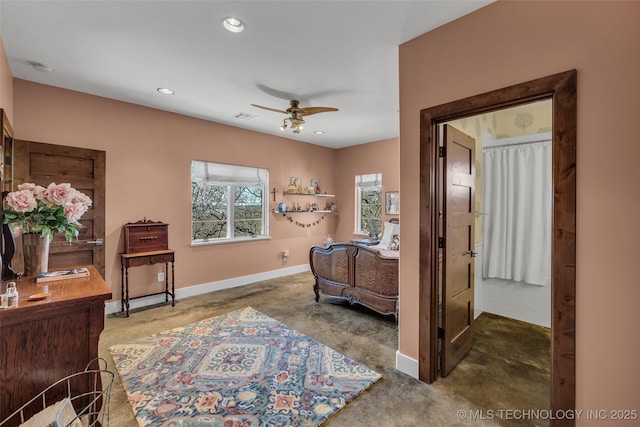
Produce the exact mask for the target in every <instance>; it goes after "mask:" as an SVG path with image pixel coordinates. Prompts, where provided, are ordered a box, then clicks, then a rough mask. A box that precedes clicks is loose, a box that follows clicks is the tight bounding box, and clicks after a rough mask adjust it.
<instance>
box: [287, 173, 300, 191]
mask: <svg viewBox="0 0 640 427" xmlns="http://www.w3.org/2000/svg"><path fill="white" fill-rule="evenodd" d="M289 191H290V192H292V193H300V192H301V191H302V180H301V179H300V177H298V176H292V177H291V178H289Z"/></svg>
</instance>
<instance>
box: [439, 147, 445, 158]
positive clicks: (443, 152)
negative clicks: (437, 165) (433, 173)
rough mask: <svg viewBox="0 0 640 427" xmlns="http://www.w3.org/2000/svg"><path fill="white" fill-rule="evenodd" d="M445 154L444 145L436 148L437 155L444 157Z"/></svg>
mask: <svg viewBox="0 0 640 427" xmlns="http://www.w3.org/2000/svg"><path fill="white" fill-rule="evenodd" d="M446 155H447V148H446V147H439V148H438V156H439V157H445V156H446Z"/></svg>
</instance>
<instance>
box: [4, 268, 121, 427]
mask: <svg viewBox="0 0 640 427" xmlns="http://www.w3.org/2000/svg"><path fill="white" fill-rule="evenodd" d="M86 267H87V268H88V269H89V277H82V278H73V279H66V280H58V281H53V282H46V283H36V280H35V278H34V277H25V278H22V279H20V280H16V281H15V282H16V287H17V289H18V293H19V300H18V307H17V308H10V309H0V420H3V419H5V418H6V417H7V416H9V415H10V414H11V413H13V412H14V411H15V410H16V409H18V408H20V406H22V405H23V404H24V403H26V402H27V401H28V400H29V399H31V398H32V397H34V396H35V395H37V394H38V393H39V392H40V391H42V390H43V389H45V388H46V387H47V386H49V385H50V384H52V383H54V382H55V381H57V380H59V379H61V378H63V377H65V376H67V375H69V374H72V373H75V372H80V371H83V370H84V369H85V367H86V366H87V364H88V363H89V362H90V361H91V360H93V359H95V358H96V357H98V339H99V337H100V333H101V332H102V330H103V329H104V316H105V312H104V305H105V301H106V300H108V299H111V290H110V289H109V287H108V286H107V284H106V283H105V282H104V280H103V279H102V277H101V276H100V274H99V273H98V272H97V270H96V269H95V267H93V266H86ZM6 286H7V281H3V282H2V283H1V284H0V293H4V292H5V290H6ZM47 291H48V293H49V297H48V298H46V299H43V300H40V301H28V298H29V296H30V295H34V294H38V293H43V292H47Z"/></svg>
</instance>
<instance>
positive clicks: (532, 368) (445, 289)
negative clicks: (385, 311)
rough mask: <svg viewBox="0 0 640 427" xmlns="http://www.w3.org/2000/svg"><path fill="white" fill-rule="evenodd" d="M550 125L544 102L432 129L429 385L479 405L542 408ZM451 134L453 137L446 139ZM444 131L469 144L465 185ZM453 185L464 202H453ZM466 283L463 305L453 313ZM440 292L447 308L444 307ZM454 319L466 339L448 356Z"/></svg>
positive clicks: (546, 375) (545, 401) (546, 358)
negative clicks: (433, 267) (435, 253)
mask: <svg viewBox="0 0 640 427" xmlns="http://www.w3.org/2000/svg"><path fill="white" fill-rule="evenodd" d="M551 129H552V101H551V99H546V100H541V101H535V102H533V103H528V104H523V105H519V106H517V107H509V108H506V109H502V110H497V111H491V112H488V113H484V114H481V115H475V116H470V117H465V118H461V119H457V120H451V121H447V122H445V123H444V124H441V125H440V126H439V127H438V137H439V144H440V147H445V145H446V150H444V152H443V153H440V158H439V163H440V164H439V170H440V171H441V173H440V174H439V184H438V186H437V190H438V192H439V193H440V194H441V195H443V196H442V197H440V198H439V203H440V206H439V208H438V211H439V216H440V223H439V227H440V230H441V234H440V236H439V237H440V238H441V239H442V241H441V242H440V243H441V244H439V250H440V253H439V268H440V274H439V277H440V284H439V292H440V295H439V304H440V310H439V319H438V324H439V332H440V334H439V338H440V343H439V351H440V353H439V362H438V369H439V376H440V378H438V380H437V381H436V382H435V383H434V386H436V387H438V388H441V389H444V390H446V391H448V392H450V393H452V394H455V395H458V396H460V397H463V398H465V399H466V400H468V401H470V402H472V403H474V404H476V405H477V407H480V408H487V409H492V410H501V409H509V408H527V409H531V410H547V411H548V410H549V402H550V387H549V386H550V370H551V357H550V356H551V344H550V326H551V217H552V209H551V206H552V200H553V191H552V186H551V179H552V174H551V169H552V156H551V154H552V153H551ZM452 133H453V134H454V135H456V134H458V133H460V135H458V136H457V137H454V138H452V137H451V136H450V134H452ZM445 136H446V138H447V139H448V140H452V141H453V142H455V143H458V144H460V143H464V142H463V141H462V139H463V138H464V140H466V141H468V142H467V144H470V145H471V151H470V155H471V156H473V157H474V163H475V164H474V165H473V166H474V167H473V168H471V167H467V168H465V170H466V171H470V172H473V175H474V176H472V178H473V182H472V185H471V186H470V188H469V189H467V187H465V184H464V183H463V181H462V180H460V179H456V175H455V173H456V170H457V169H460V166H462V165H463V162H457V163H456V162H455V155H456V154H455V150H453V151H452V149H451V148H450V146H449V143H447V144H445V141H444V139H445ZM441 150H442V148H441ZM458 150H459V148H458ZM449 152H451V156H453V158H450V155H449ZM463 160H464V161H466V156H465V159H463ZM444 164H446V165H447V167H446V168H445V167H444ZM445 184H446V187H445ZM461 189H462V190H464V193H465V194H469V195H471V196H472V199H471V200H467V198H466V197H463V198H461V197H460V196H459V195H460V194H462V193H461ZM467 190H471V191H467ZM451 191H453V192H454V193H457V194H458V196H455V195H454V196H453V197H457V199H455V198H452V196H451V195H450V194H449V193H450V192H451ZM461 201H464V202H466V203H463V204H461ZM452 211H453V213H452ZM456 212H457V213H458V217H459V216H460V215H464V216H466V220H464V219H463V220H461V219H460V218H457V217H456ZM452 221H455V223H453V224H452ZM470 221H471V222H473V224H470V223H469V222H470ZM461 225H462V226H463V227H462V228H461ZM445 227H446V228H445ZM443 231H444V233H443ZM445 235H447V236H446V238H445ZM456 255H461V256H460V257H459V258H461V259H459V258H457V257H456ZM461 267H462V268H461ZM467 288H468V289H470V290H471V291H472V292H471V294H472V295H471V297H470V301H469V304H468V305H469V308H470V310H469V311H468V312H466V311H460V310H459V309H458V307H459V306H460V301H461V300H463V299H465V296H464V294H463V292H462V291H464V290H466V289H467ZM452 293H453V295H452ZM443 298H444V299H445V300H446V301H451V304H450V305H447V304H443ZM445 316H446V317H445ZM467 317H468V318H467ZM460 324H462V326H464V327H468V328H469V330H470V334H471V335H472V338H471V340H470V342H469V346H468V348H466V349H465V351H461V354H460V355H459V358H456V355H455V354H453V355H450V354H446V353H447V349H448V348H449V346H450V345H451V343H449V342H448V341H446V340H452V342H453V343H456V342H457V341H460V340H461V339H462V337H463V334H462V328H460ZM454 345H458V344H454ZM458 346H459V347H462V345H458ZM454 348H455V347H454ZM456 350H457V349H456ZM452 359H453V360H452ZM536 425H537V424H536ZM541 425H548V422H547V423H546V424H545V423H544V422H543V424H541Z"/></svg>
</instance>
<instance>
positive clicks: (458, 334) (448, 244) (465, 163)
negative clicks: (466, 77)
mask: <svg viewBox="0 0 640 427" xmlns="http://www.w3.org/2000/svg"><path fill="white" fill-rule="evenodd" d="M475 143H476V142H475V140H474V139H473V138H471V137H470V136H468V135H465V134H464V133H462V132H460V131H458V130H457V129H455V128H453V127H451V126H449V125H446V126H445V129H444V156H443V157H444V162H443V171H444V183H443V192H444V206H443V211H444V224H443V231H442V233H443V236H444V248H443V258H444V266H443V268H442V284H443V285H442V328H443V329H444V333H443V343H442V355H441V367H440V375H442V376H443V377H446V376H447V375H448V374H449V372H451V370H452V369H453V368H454V367H455V366H456V365H457V364H458V362H460V361H461V360H462V359H463V358H464V356H466V355H467V353H468V352H469V350H471V346H472V345H473V336H472V332H473V328H472V325H473V303H474V300H473V293H474V288H473V286H474V283H473V281H474V270H475V269H474V258H473V257H474V255H475V254H474V249H475V214H474V211H475Z"/></svg>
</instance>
